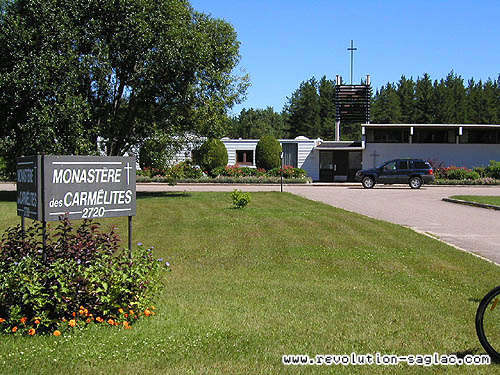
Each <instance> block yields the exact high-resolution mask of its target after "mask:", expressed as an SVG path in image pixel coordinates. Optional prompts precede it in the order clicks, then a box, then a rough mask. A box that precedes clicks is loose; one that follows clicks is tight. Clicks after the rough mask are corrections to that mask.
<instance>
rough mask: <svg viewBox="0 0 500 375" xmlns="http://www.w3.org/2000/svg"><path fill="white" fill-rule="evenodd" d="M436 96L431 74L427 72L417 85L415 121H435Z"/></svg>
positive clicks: (418, 122)
mask: <svg viewBox="0 0 500 375" xmlns="http://www.w3.org/2000/svg"><path fill="white" fill-rule="evenodd" d="M434 100H435V96H434V89H433V86H432V81H431V78H430V76H429V75H428V74H427V73H425V74H424V75H423V77H422V78H420V77H419V78H418V79H417V83H416V86H415V123H417V124H432V123H434V108H435V103H434Z"/></svg>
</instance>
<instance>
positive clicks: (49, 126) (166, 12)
mask: <svg viewBox="0 0 500 375" xmlns="http://www.w3.org/2000/svg"><path fill="white" fill-rule="evenodd" d="M1 9H2V12H1V13H0V25H1V28H0V50H1V51H2V54H1V57H0V93H1V94H0V108H1V109H0V123H2V129H1V133H0V135H1V136H2V137H3V138H4V140H3V142H2V143H3V144H2V145H1V146H3V147H2V149H3V150H6V151H5V152H4V155H7V156H8V157H9V159H10V160H12V159H13V158H14V157H15V156H18V155H21V154H33V153H56V154H59V153H70V154H84V153H90V152H94V153H95V152H97V151H98V149H97V146H96V145H97V140H98V137H100V138H99V139H100V141H101V144H102V145H103V148H104V151H105V152H106V153H107V154H108V155H121V154H123V153H125V152H128V151H130V150H131V149H132V148H133V147H134V146H136V145H137V144H139V143H141V141H142V140H143V139H145V138H147V136H148V135H149V134H150V133H151V129H152V128H151V127H152V126H154V127H156V128H157V130H158V131H160V132H164V133H166V134H171V133H177V132H185V131H191V132H193V133H196V134H200V135H206V136H222V135H223V133H224V130H225V127H226V126H227V124H228V122H227V116H226V113H227V110H228V109H229V108H231V107H232V106H233V105H234V104H235V103H238V102H239V101H240V100H241V98H243V96H244V93H245V90H246V88H247V86H248V78H247V77H246V76H243V77H241V76H238V75H235V74H234V73H233V70H234V68H235V66H236V65H237V63H238V62H239V58H240V56H239V53H238V50H239V42H238V41H237V39H236V33H235V31H234V29H233V27H232V26H231V25H230V24H228V23H227V22H225V21H223V20H219V19H213V18H211V17H210V16H208V15H205V14H203V13H199V12H196V11H195V10H194V9H193V8H192V7H191V5H190V4H189V2H187V1H185V0H170V1H154V0H129V1H114V0H102V1H88V2H87V1H83V2H80V1H77V2H75V1H71V0H61V1H56V0H12V1H8V2H4V3H2V8H1Z"/></svg>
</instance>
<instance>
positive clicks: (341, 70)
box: [191, 0, 500, 114]
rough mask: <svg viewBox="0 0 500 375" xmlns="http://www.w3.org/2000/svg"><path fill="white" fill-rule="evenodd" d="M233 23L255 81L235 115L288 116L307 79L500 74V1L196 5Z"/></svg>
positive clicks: (217, 0) (240, 0)
mask: <svg viewBox="0 0 500 375" xmlns="http://www.w3.org/2000/svg"><path fill="white" fill-rule="evenodd" d="M191 4H192V5H193V7H194V8H195V9H196V10H198V11H202V12H205V13H210V14H211V15H212V16H213V17H216V18H222V19H224V20H226V21H228V22H230V23H231V24H232V25H233V26H234V28H235V29H236V32H237V33H238V40H239V41H240V42H241V46H240V54H241V62H240V65H239V67H238V69H244V71H245V72H246V73H248V74H249V75H250V81H251V84H252V86H251V87H250V88H249V90H248V95H247V99H246V100H245V102H244V103H242V104H241V105H238V106H236V107H235V108H234V109H233V112H234V113H235V114H237V113H239V111H240V110H241V108H250V107H253V108H265V107H267V106H271V107H273V108H274V109H275V110H276V111H278V112H279V111H281V110H282V108H283V106H284V104H285V103H286V101H287V97H290V96H291V94H292V93H293V91H294V90H296V89H297V88H298V86H299V85H300V83H301V82H302V81H305V80H307V79H309V78H311V77H313V76H315V77H316V78H321V77H322V76H323V75H326V76H327V77H328V78H329V79H334V78H335V75H336V74H340V75H341V76H342V77H343V79H344V82H349V80H350V54H349V52H348V51H347V48H348V47H349V44H350V41H351V39H352V40H354V46H355V47H357V48H358V49H357V51H356V52H355V53H354V74H353V82H354V83H359V82H360V80H361V78H364V77H365V76H366V75H367V74H370V76H371V81H372V86H373V88H374V90H375V89H377V88H379V87H380V86H382V85H385V84H386V83H387V82H396V81H398V80H399V78H400V77H401V75H402V74H404V75H405V76H407V77H410V76H413V78H415V79H416V78H417V77H418V76H422V74H423V73H429V74H430V75H431V78H432V79H433V80H434V79H441V78H444V77H445V76H446V75H447V74H448V73H449V72H450V71H451V70H452V69H453V70H454V71H455V73H456V74H458V75H460V76H461V77H462V78H464V79H465V80H466V81H467V80H468V79H469V78H471V77H474V79H476V80H479V79H482V80H485V79H487V78H489V77H491V78H492V79H496V78H497V76H498V74H499V73H500V20H499V17H500V1H498V0H496V1H489V0H485V1H483V0H479V1H462V0H456V1H439V0H435V1H427V0H418V1H402V0H401V1H392V0H391V1H375V0H374V1H356V0H344V1H334V0H331V1H327V0H324V1H307V0H302V1H300V0H288V1H283V0H268V1H264V0H246V1H245V0H232V1H229V0H192V1H191Z"/></svg>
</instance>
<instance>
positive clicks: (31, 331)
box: [28, 328, 36, 336]
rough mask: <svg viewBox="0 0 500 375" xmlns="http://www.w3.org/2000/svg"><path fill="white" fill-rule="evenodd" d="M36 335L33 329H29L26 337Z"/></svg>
mask: <svg viewBox="0 0 500 375" xmlns="http://www.w3.org/2000/svg"><path fill="white" fill-rule="evenodd" d="M35 333H36V330H35V329H34V328H30V330H29V331H28V335H30V336H34V335H35Z"/></svg>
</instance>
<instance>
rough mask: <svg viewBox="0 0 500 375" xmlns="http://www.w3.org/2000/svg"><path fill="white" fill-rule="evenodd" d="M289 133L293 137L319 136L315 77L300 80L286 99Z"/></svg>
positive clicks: (318, 101)
mask: <svg viewBox="0 0 500 375" xmlns="http://www.w3.org/2000/svg"><path fill="white" fill-rule="evenodd" d="M285 110H286V112H288V115H287V122H288V126H289V129H290V131H289V135H290V137H292V138H294V137H297V136H299V135H303V136H306V137H309V138H317V137H320V136H321V116H320V100H319V94H318V82H317V81H316V79H315V78H311V79H310V80H308V81H305V82H302V83H301V84H300V87H299V88H298V89H297V90H296V91H295V92H294V93H293V94H292V97H291V98H289V99H288V104H287V106H286V107H285Z"/></svg>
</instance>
